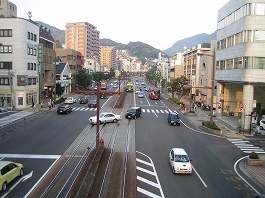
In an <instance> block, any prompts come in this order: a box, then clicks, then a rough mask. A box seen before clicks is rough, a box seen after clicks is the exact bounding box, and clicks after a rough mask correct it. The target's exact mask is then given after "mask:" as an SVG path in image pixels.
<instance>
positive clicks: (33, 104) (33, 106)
mask: <svg viewBox="0 0 265 198" xmlns="http://www.w3.org/2000/svg"><path fill="white" fill-rule="evenodd" d="M31 107H32V109H33V110H34V109H35V107H36V106H35V103H34V101H32V105H31Z"/></svg>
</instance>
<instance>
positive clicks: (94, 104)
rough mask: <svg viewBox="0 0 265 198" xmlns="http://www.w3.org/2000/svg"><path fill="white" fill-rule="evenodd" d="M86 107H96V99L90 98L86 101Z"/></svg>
mask: <svg viewBox="0 0 265 198" xmlns="http://www.w3.org/2000/svg"><path fill="white" fill-rule="evenodd" d="M88 107H90V108H92V107H97V100H90V101H89V103H88Z"/></svg>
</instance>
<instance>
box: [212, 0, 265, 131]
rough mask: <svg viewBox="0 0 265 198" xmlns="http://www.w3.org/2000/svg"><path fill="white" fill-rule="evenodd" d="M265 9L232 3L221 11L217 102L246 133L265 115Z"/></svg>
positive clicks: (264, 1) (249, 1)
mask: <svg viewBox="0 0 265 198" xmlns="http://www.w3.org/2000/svg"><path fill="white" fill-rule="evenodd" d="M264 8H265V0H259V1H258V2H257V1H255V0H231V1H229V2H228V3H227V4H225V5H224V6H223V7H222V8H220V9H219V11H218V26H217V27H218V31H217V49H216V50H217V51H216V75H215V78H216V81H217V102H220V103H221V104H222V113H223V114H224V113H229V112H233V113H235V114H237V115H238V116H240V118H241V122H240V123H241V127H244V129H249V128H250V124H251V123H256V122H257V121H258V120H260V119H261V118H262V115H265V99H264V94H265V80H264V75H265V54H264V50H265V37H264V35H265V29H264V27H265V9H264Z"/></svg>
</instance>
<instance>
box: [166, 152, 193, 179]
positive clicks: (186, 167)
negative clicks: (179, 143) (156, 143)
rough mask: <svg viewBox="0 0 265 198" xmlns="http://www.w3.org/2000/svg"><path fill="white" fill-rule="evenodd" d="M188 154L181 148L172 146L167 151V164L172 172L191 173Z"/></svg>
mask: <svg viewBox="0 0 265 198" xmlns="http://www.w3.org/2000/svg"><path fill="white" fill-rule="evenodd" d="M190 161H191V160H190V159H189V156H188V154H187V153H186V151H185V150H184V149H183V148H172V149H171V151H170V153H169V164H170V166H171V169H172V172H173V173H180V174H191V173H192V166H191V163H190Z"/></svg>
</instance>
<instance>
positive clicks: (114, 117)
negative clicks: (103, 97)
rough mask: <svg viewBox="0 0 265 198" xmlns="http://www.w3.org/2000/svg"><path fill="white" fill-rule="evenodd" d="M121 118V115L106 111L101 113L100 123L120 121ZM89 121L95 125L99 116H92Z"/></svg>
mask: <svg viewBox="0 0 265 198" xmlns="http://www.w3.org/2000/svg"><path fill="white" fill-rule="evenodd" d="M120 120H121V115H118V114H114V113H111V112H104V113H100V114H99V124H102V123H106V122H118V121H120ZM88 121H89V122H90V123H91V124H92V125H93V124H97V116H93V117H90V118H89V119H88Z"/></svg>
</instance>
